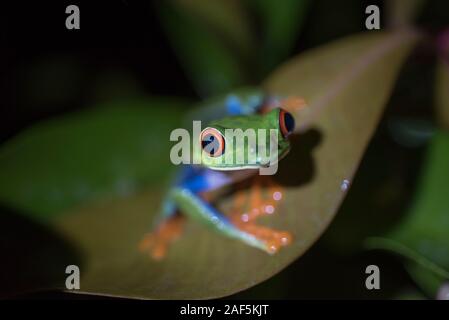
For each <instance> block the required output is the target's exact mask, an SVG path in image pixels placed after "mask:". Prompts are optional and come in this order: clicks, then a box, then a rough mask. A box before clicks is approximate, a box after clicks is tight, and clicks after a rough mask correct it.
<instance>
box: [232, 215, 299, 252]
mask: <svg viewBox="0 0 449 320" xmlns="http://www.w3.org/2000/svg"><path fill="white" fill-rule="evenodd" d="M236 226H237V228H239V229H240V230H242V231H244V232H246V233H249V234H251V235H253V236H255V237H256V238H257V239H259V240H261V241H262V242H264V243H265V246H266V251H267V252H268V253H270V254H273V253H276V252H277V251H278V250H279V249H280V248H281V247H283V246H287V245H289V244H290V243H291V242H292V235H291V234H290V233H289V232H287V231H279V230H275V229H270V228H268V227H265V226H260V225H256V224H254V223H247V222H246V223H245V222H243V223H240V224H236Z"/></svg>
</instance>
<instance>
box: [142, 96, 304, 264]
mask: <svg viewBox="0 0 449 320" xmlns="http://www.w3.org/2000/svg"><path fill="white" fill-rule="evenodd" d="M304 105H305V103H304V100H302V99H300V98H287V99H277V98H271V97H267V95H265V94H264V93H263V92H261V91H260V90H258V89H245V90H244V91H241V92H238V93H233V94H229V95H227V96H226V97H225V98H224V99H221V100H219V101H215V103H213V104H212V105H211V106H209V107H207V108H202V109H200V113H201V114H200V117H201V118H202V119H203V120H204V119H206V121H207V122H208V125H207V127H205V129H204V130H203V131H202V132H201V134H200V137H194V139H193V140H194V141H197V142H198V143H199V144H200V148H199V150H200V152H201V159H202V162H201V166H198V165H184V166H183V168H182V169H181V170H180V172H179V174H178V176H177V178H176V179H175V181H174V183H173V185H172V186H171V188H170V190H169V191H168V192H167V195H166V197H165V199H164V201H163V203H162V209H161V213H160V217H159V220H158V222H157V226H156V228H155V229H154V231H153V232H150V233H148V234H147V235H145V237H144V238H143V240H142V241H141V243H140V246H139V247H140V249H141V251H143V252H149V253H150V254H151V256H152V257H153V258H154V259H156V260H158V259H161V258H163V257H164V256H165V254H166V251H167V248H168V245H169V244H170V243H171V242H172V241H173V240H175V239H176V238H177V237H179V235H180V233H181V231H182V228H183V224H184V220H185V218H186V217H189V218H192V219H195V220H197V221H199V222H202V223H203V224H205V225H207V226H209V227H210V228H211V229H212V230H214V231H216V232H217V233H219V234H221V235H224V236H227V237H229V238H233V239H236V240H238V241H241V242H243V243H245V244H247V245H250V246H252V247H255V248H258V249H261V250H263V251H265V252H267V253H269V254H273V253H275V252H277V251H278V250H279V249H280V247H282V246H285V245H288V244H289V243H290V242H291V238H292V237H291V235H290V233H289V232H285V231H277V230H272V229H269V228H267V227H264V226H261V225H256V224H255V220H256V219H257V218H258V217H259V216H262V215H269V214H271V213H273V211H274V209H275V207H276V203H277V202H278V201H280V200H281V198H282V191H281V189H280V186H277V185H275V184H270V185H269V191H270V194H271V196H270V199H269V200H268V201H265V203H264V201H262V199H261V197H260V185H259V184H257V183H256V184H254V186H253V189H254V190H253V194H252V196H251V197H250V201H249V202H250V203H249V204H250V207H251V208H250V210H247V211H245V212H243V211H242V210H240V211H239V210H238V209H236V210H234V212H233V213H232V214H231V215H225V214H223V213H221V212H219V211H218V210H217V209H216V208H215V207H213V206H212V205H211V203H210V201H211V200H212V199H208V196H206V195H207V194H210V191H214V190H217V189H220V188H223V187H227V186H230V185H233V184H235V183H237V182H240V181H242V180H243V179H247V178H249V177H250V176H252V175H255V174H257V173H258V172H259V171H258V169H260V168H262V167H264V166H267V162H270V161H271V160H273V159H266V158H264V159H262V158H260V157H256V161H252V162H251V163H249V162H245V160H246V159H247V158H245V160H244V161H243V163H241V162H239V163H236V162H235V161H233V162H231V163H229V162H226V161H222V160H223V157H225V156H230V155H231V157H230V158H233V156H232V155H233V154H238V152H242V151H243V154H246V153H247V152H248V151H250V150H248V149H247V148H249V145H248V144H246V143H245V144H235V143H233V144H229V143H227V142H228V141H227V140H226V134H225V131H226V129H242V130H243V131H245V130H246V129H254V130H255V131H256V132H257V131H258V130H259V129H266V132H270V129H275V132H276V133H277V134H278V136H277V139H276V140H275V141H277V146H276V148H275V152H271V153H269V155H270V158H275V159H276V161H277V160H278V159H282V158H283V157H284V156H285V155H286V154H287V153H288V151H289V150H290V142H289V135H290V134H291V133H293V131H294V127H295V120H294V118H293V116H292V114H291V113H290V112H288V111H287V110H286V109H292V108H294V109H296V108H302V107H303V106H304ZM195 138H196V139H195ZM257 139H270V134H265V135H259V136H257ZM260 142H261V141H258V143H260ZM264 142H266V145H270V142H268V141H264ZM211 143H212V145H213V148H211ZM241 148H243V149H244V150H241ZM250 152H251V151H250ZM234 159H235V158H234ZM234 198H235V202H236V204H238V203H240V206H243V205H248V203H247V202H248V201H246V199H245V197H244V196H243V193H242V192H240V193H237V194H236V195H235V196H234ZM245 202H246V203H245Z"/></svg>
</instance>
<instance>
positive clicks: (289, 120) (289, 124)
mask: <svg viewBox="0 0 449 320" xmlns="http://www.w3.org/2000/svg"><path fill="white" fill-rule="evenodd" d="M284 123H285V128H286V129H287V131H288V133H292V132H293V130H295V118H293V116H292V114H291V113H289V112H286V113H285V115H284Z"/></svg>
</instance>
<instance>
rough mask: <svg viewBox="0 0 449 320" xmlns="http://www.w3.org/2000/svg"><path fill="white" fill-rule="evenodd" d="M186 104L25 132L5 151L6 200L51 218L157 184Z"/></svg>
mask: <svg viewBox="0 0 449 320" xmlns="http://www.w3.org/2000/svg"><path fill="white" fill-rule="evenodd" d="M185 105H186V104H185V103H181V102H179V101H176V100H174V99H152V100H135V101H121V102H116V103H115V104H110V105H108V106H107V107H108V108H98V109H93V110H86V111H82V112H79V113H76V114H71V115H67V116H64V117H60V118H56V119H52V120H50V121H46V122H43V123H40V124H38V125H35V126H33V127H31V128H29V129H28V130H25V131H24V132H22V133H21V134H19V135H18V136H17V137H15V138H13V139H12V140H10V141H8V142H7V143H5V144H4V145H2V146H1V148H0V201H1V202H2V203H3V204H6V205H8V206H10V207H12V208H15V209H17V210H19V211H23V212H24V213H27V214H29V215H32V216H35V217H37V218H39V219H47V218H51V217H52V216H54V215H57V214H58V213H59V212H60V211H61V210H67V209H68V208H70V207H72V206H74V205H76V204H79V203H82V202H84V201H87V200H91V199H94V198H98V197H100V196H108V195H111V196H113V195H119V196H120V195H121V196H124V195H128V194H130V193H134V192H135V190H136V189H138V188H140V187H141V185H147V184H149V183H150V182H152V183H155V182H156V181H158V180H159V179H161V178H162V177H165V176H166V174H165V171H166V170H167V168H168V165H169V161H168V160H169V157H168V152H169V140H168V139H169V138H168V137H169V132H170V130H171V129H172V128H174V127H176V126H177V124H178V123H179V121H180V114H181V110H182V109H180V108H179V107H180V106H185ZM167 110H170V111H169V112H168V111H167ZM154 119H158V120H157V121H155V120H154ZM161 140H162V141H161Z"/></svg>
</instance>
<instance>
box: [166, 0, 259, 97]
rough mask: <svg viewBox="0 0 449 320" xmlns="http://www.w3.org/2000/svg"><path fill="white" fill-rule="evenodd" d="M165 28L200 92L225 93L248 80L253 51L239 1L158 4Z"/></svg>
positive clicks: (179, 0)
mask: <svg viewBox="0 0 449 320" xmlns="http://www.w3.org/2000/svg"><path fill="white" fill-rule="evenodd" d="M158 12H159V15H160V19H161V22H162V25H163V27H164V28H165V30H166V32H167V34H168V36H169V39H170V41H171V43H172V46H173V48H174V49H175V52H176V54H177V55H178V58H179V59H180V61H181V63H182V65H183V66H184V68H185V69H186V72H187V75H188V76H189V77H190V78H191V80H192V82H193V84H194V86H195V87H196V89H197V90H198V92H199V93H200V94H201V95H203V96H206V95H210V94H214V93H223V92H225V91H228V90H230V89H232V88H233V87H235V86H239V85H242V84H244V83H246V82H247V81H248V77H247V76H248V74H247V72H248V69H247V68H246V64H245V63H243V57H244V56H245V55H246V56H247V55H248V54H249V52H250V50H251V34H250V30H249V26H248V25H247V19H246V17H245V13H244V11H243V9H242V8H241V6H240V5H239V3H238V2H236V1H204V0H196V1H181V0H178V1H167V2H163V3H160V4H158Z"/></svg>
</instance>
